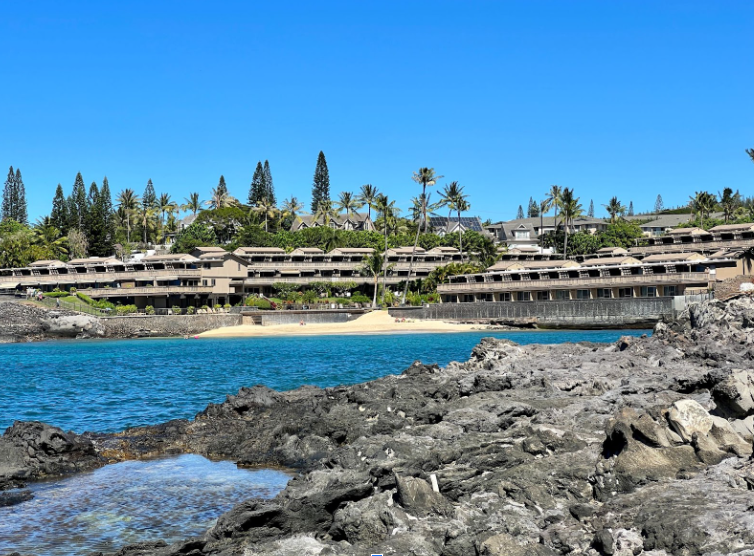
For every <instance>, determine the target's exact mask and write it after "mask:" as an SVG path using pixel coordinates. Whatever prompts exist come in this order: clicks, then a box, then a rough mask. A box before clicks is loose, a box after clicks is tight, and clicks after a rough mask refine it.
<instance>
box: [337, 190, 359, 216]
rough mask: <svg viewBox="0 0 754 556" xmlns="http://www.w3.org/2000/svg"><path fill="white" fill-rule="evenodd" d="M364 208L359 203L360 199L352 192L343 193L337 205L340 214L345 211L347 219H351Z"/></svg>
mask: <svg viewBox="0 0 754 556" xmlns="http://www.w3.org/2000/svg"><path fill="white" fill-rule="evenodd" d="M363 206H364V205H363V204H362V203H360V202H359V200H358V197H356V196H355V195H354V194H353V193H351V192H350V191H341V192H340V195H339V198H338V201H336V203H335V208H336V210H337V211H338V212H341V211H345V213H346V217H350V216H351V215H353V214H354V213H355V212H356V211H357V210H358V209H360V208H361V207H363Z"/></svg>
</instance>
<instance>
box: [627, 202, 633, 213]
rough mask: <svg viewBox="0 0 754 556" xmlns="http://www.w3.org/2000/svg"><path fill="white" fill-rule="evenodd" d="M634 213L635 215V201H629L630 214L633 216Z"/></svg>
mask: <svg viewBox="0 0 754 556" xmlns="http://www.w3.org/2000/svg"><path fill="white" fill-rule="evenodd" d="M633 215H634V202H633V201H630V202H629V203H628V216H633Z"/></svg>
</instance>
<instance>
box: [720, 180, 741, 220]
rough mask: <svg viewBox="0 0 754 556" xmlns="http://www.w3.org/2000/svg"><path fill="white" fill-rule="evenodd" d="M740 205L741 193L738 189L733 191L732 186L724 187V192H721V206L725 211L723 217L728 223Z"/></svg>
mask: <svg viewBox="0 0 754 556" xmlns="http://www.w3.org/2000/svg"><path fill="white" fill-rule="evenodd" d="M740 206H741V194H740V193H739V192H738V191H736V192H735V193H733V190H732V189H731V188H730V187H726V188H725V189H723V192H722V193H721V194H720V208H721V209H722V211H723V218H724V219H725V223H726V224H727V223H728V220H730V219H731V218H732V217H733V215H734V214H735V212H736V210H737V209H738V207H740Z"/></svg>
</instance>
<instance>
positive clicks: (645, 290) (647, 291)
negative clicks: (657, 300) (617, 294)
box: [641, 286, 657, 297]
mask: <svg viewBox="0 0 754 556" xmlns="http://www.w3.org/2000/svg"><path fill="white" fill-rule="evenodd" d="M641 296H642V297H657V288H656V287H655V286H642V287H641Z"/></svg>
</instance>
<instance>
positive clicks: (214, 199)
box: [204, 187, 238, 209]
mask: <svg viewBox="0 0 754 556" xmlns="http://www.w3.org/2000/svg"><path fill="white" fill-rule="evenodd" d="M237 203H238V201H237V200H236V199H235V198H234V197H231V196H230V194H229V193H228V192H227V191H223V190H222V189H221V188H219V187H213V188H212V194H211V195H210V198H209V201H204V204H205V205H206V206H208V207H209V208H211V209H219V208H225V207H231V206H233V205H235V204H237Z"/></svg>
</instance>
